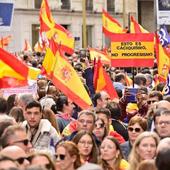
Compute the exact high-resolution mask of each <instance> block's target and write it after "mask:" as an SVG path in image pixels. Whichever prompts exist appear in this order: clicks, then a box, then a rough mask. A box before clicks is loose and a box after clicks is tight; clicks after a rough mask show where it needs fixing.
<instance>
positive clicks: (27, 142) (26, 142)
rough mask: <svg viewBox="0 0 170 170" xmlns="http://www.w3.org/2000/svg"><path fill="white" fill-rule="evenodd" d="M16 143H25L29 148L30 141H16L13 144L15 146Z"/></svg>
mask: <svg viewBox="0 0 170 170" xmlns="http://www.w3.org/2000/svg"><path fill="white" fill-rule="evenodd" d="M14 143H23V144H24V145H25V146H27V145H28V144H29V143H30V141H29V140H28V139H24V140H18V141H15V142H13V144H14Z"/></svg>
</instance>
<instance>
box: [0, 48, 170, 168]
mask: <svg viewBox="0 0 170 170" xmlns="http://www.w3.org/2000/svg"><path fill="white" fill-rule="evenodd" d="M89 55H90V54H89V52H88V51H87V50H79V51H76V52H75V53H74V54H73V55H71V56H67V58H68V61H69V62H70V63H71V64H72V66H73V67H74V69H75V70H76V71H77V73H78V75H79V76H80V78H81V80H82V82H83V84H84V86H85V88H86V90H87V92H88V93H89V95H90V97H91V99H92V101H93V106H91V107H90V108H89V109H88V110H82V109H81V108H80V107H79V106H77V105H76V104H75V103H74V102H73V101H71V100H70V98H69V96H66V95H64V94H63V93H62V92H61V91H60V90H59V89H58V88H57V87H56V86H54V84H53V83H52V82H51V81H50V80H48V79H47V78H46V76H45V75H40V76H39V78H38V80H37V87H38V88H37V93H36V94H34V95H33V94H24V93H23V94H12V95H10V96H8V97H7V98H5V97H4V96H3V93H2V94H1V97H0V145H1V146H0V170H1V169H11V170H12V169H13V170H14V169H16V170H20V169H26V170H46V169H49V170H76V169H78V170H84V169H86V170H160V169H161V170H169V169H170V96H168V95H167V96H165V95H164V94H163V89H164V86H165V84H164V83H157V82H156V75H157V68H156V65H155V67H154V68H138V69H137V68H136V69H135V72H134V71H133V74H134V75H132V71H131V69H130V68H126V69H123V68H113V67H111V66H109V65H105V66H104V68H105V69H106V71H107V72H108V74H109V75H110V77H111V80H112V81H113V85H114V87H115V90H116V92H117V94H118V98H117V99H114V100H111V99H110V96H109V94H108V93H107V92H106V91H100V92H97V93H95V89H94V87H93V83H92V80H93V62H92V61H90V56H89ZM43 57H44V55H43V54H41V53H35V54H34V55H30V54H29V55H23V56H22V60H23V61H24V62H25V63H26V64H28V65H29V66H33V67H36V68H41V66H42V61H43ZM127 75H128V76H131V77H132V76H134V77H133V82H132V84H131V86H133V88H137V92H136V93H135V100H134V101H131V100H130V96H131V95H132V94H131V91H130V90H129V89H130V88H129V87H128V86H127V83H128V82H127Z"/></svg>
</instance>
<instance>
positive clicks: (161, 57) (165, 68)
mask: <svg viewBox="0 0 170 170" xmlns="http://www.w3.org/2000/svg"><path fill="white" fill-rule="evenodd" d="M156 40H157V41H156V56H157V65H158V78H159V81H160V82H166V79H167V76H168V73H169V68H170V58H169V56H168V55H167V54H166V51H165V49H164V48H163V47H162V45H161V44H160V42H159V39H158V36H157V35H156Z"/></svg>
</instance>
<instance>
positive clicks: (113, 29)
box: [102, 9, 125, 37]
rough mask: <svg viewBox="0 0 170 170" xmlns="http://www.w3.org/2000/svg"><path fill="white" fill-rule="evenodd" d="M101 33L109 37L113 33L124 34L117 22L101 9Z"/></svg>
mask: <svg viewBox="0 0 170 170" xmlns="http://www.w3.org/2000/svg"><path fill="white" fill-rule="evenodd" d="M102 24H103V27H102V29H103V32H104V34H105V35H106V36H108V37H110V36H111V35H112V34H113V33H125V31H124V29H123V28H122V27H121V25H120V24H119V22H118V21H117V20H116V19H114V18H113V17H112V16H111V15H109V13H108V12H106V11H105V10H104V9H103V13H102Z"/></svg>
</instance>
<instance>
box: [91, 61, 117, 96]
mask: <svg viewBox="0 0 170 170" xmlns="http://www.w3.org/2000/svg"><path fill="white" fill-rule="evenodd" d="M93 84H94V88H95V91H96V92H100V91H103V90H104V91H106V92H107V93H108V94H109V95H110V98H111V99H114V98H118V95H117V92H116V90H115V88H114V86H113V83H112V81H111V79H110V77H109V75H108V74H107V73H106V71H105V70H104V68H103V66H102V63H101V60H100V59H99V60H98V62H97V63H96V65H95V66H94V77H93Z"/></svg>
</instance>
